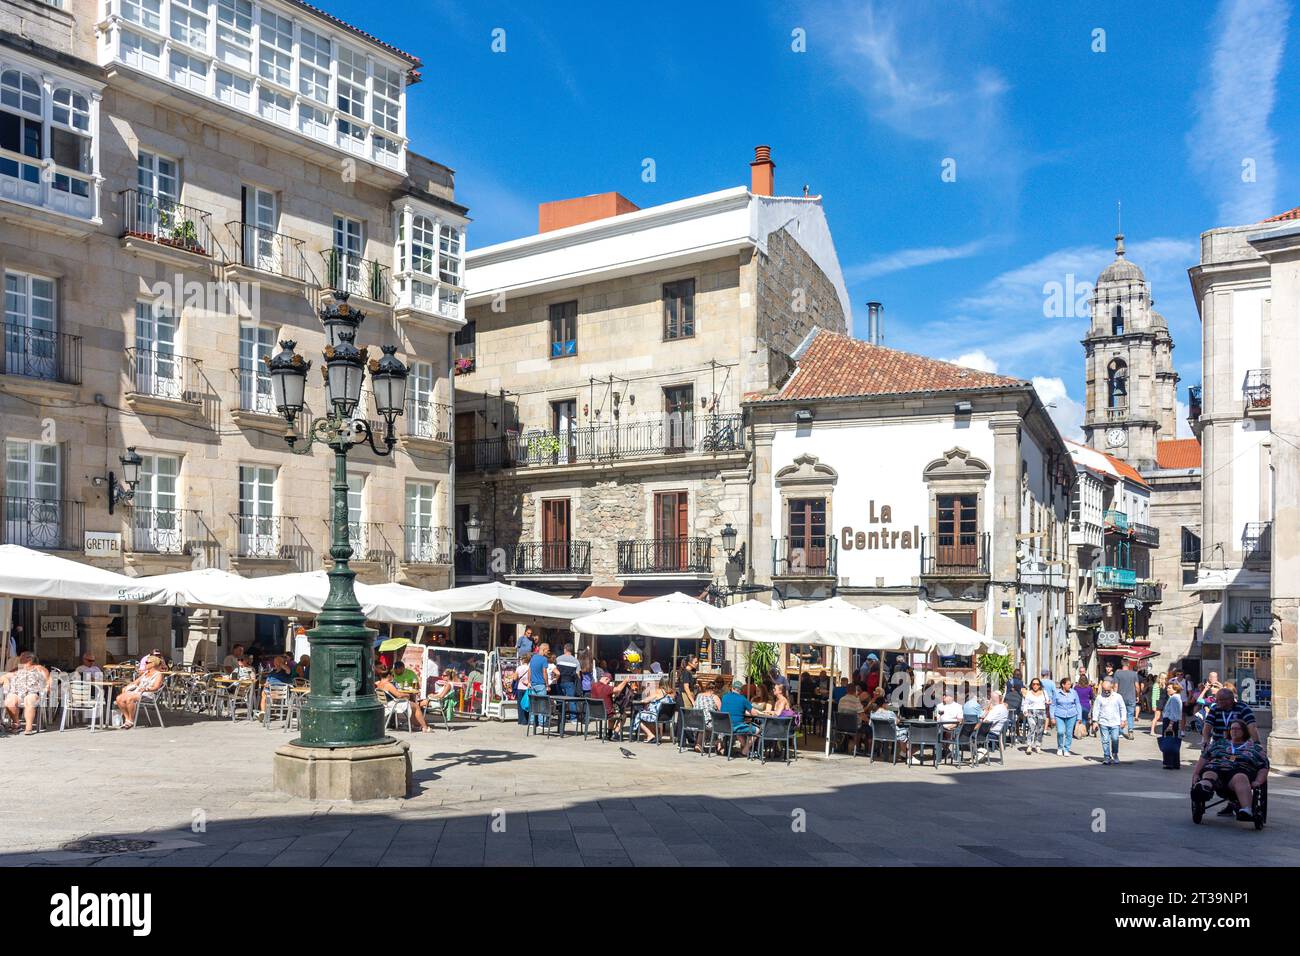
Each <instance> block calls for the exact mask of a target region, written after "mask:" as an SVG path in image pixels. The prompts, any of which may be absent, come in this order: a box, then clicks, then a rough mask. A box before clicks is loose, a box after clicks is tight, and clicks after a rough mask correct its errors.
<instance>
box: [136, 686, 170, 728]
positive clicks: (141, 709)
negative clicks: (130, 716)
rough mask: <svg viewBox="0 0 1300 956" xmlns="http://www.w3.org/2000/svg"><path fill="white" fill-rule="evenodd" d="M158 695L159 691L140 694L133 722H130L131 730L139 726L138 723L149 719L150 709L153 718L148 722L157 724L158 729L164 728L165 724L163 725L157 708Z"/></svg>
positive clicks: (160, 711) (159, 710) (160, 713)
mask: <svg viewBox="0 0 1300 956" xmlns="http://www.w3.org/2000/svg"><path fill="white" fill-rule="evenodd" d="M158 694H159V691H152V690H147V691H144V692H143V693H141V694H140V703H139V705H137V707H136V709H135V720H133V721H132V722H131V729H134V728H136V727H138V726H140V721H141V720H142V719H144V718H146V717H149V708H150V707H152V708H153V717H151V718H149V722H150V723H153V724H157V725H158V726H159V727H165V726H166V724H164V723H163V719H162V710H161V708H159V706H158Z"/></svg>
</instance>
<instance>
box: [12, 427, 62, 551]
mask: <svg viewBox="0 0 1300 956" xmlns="http://www.w3.org/2000/svg"><path fill="white" fill-rule="evenodd" d="M60 457H61V456H60V454H59V446H58V445H53V444H45V443H44V442H38V441H24V440H22V439H13V438H10V439H8V440H6V441H5V500H4V540H5V541H6V542H7V543H9V544H20V545H23V546H24V547H28V548H58V547H62V546H63V543H64V542H63V537H64V535H63V517H64V516H63V502H62V500H60V497H59V496H60V489H61V487H62V482H61V479H62V475H61V468H60V465H61V461H60Z"/></svg>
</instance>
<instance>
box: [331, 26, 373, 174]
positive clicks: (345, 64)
mask: <svg viewBox="0 0 1300 956" xmlns="http://www.w3.org/2000/svg"><path fill="white" fill-rule="evenodd" d="M335 105H336V106H337V107H338V111H339V115H338V133H339V138H338V144H339V145H340V146H342V147H343V148H344V149H348V150H352V151H356V150H357V149H358V147H364V144H365V137H366V130H365V127H364V126H362V125H360V124H358V123H357V122H355V120H362V121H364V120H365V119H366V58H365V56H364V54H361V53H358V52H357V51H355V50H351V49H349V48H348V47H345V46H343V45H342V44H339V47H338V93H337V95H336V96H335Z"/></svg>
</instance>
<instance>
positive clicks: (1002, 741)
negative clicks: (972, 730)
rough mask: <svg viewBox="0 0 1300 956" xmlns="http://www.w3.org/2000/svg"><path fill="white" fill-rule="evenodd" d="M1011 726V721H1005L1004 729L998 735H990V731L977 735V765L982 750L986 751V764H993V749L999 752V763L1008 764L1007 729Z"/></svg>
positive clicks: (975, 755) (975, 756)
mask: <svg viewBox="0 0 1300 956" xmlns="http://www.w3.org/2000/svg"><path fill="white" fill-rule="evenodd" d="M1009 724H1010V721H1004V722H1003V724H1002V728H1001V729H1000V730H999V731H998V732H997V733H996V734H993V733H989V732H988V731H983V732H982V733H980V734H977V735H976V737H975V754H974V758H975V762H976V763H978V762H979V751H980V750H983V751H984V760H985V762H991V761H992V759H993V748H994V747H996V748H997V751H998V763H999V764H1006V762H1007V754H1006V747H1007V729H1008V725H1009Z"/></svg>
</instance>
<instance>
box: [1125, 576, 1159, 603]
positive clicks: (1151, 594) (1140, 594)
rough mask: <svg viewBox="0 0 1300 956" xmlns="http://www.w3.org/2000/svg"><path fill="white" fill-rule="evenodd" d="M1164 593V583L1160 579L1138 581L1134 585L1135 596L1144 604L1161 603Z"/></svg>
mask: <svg viewBox="0 0 1300 956" xmlns="http://www.w3.org/2000/svg"><path fill="white" fill-rule="evenodd" d="M1163 594H1164V585H1162V584H1161V583H1160V582H1159V581H1138V582H1137V583H1136V584H1134V585H1133V596H1134V597H1135V598H1137V599H1138V600H1139V601H1141V602H1142V603H1143V604H1159V603H1160V601H1161V598H1162V597H1163Z"/></svg>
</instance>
